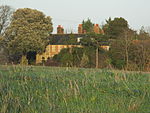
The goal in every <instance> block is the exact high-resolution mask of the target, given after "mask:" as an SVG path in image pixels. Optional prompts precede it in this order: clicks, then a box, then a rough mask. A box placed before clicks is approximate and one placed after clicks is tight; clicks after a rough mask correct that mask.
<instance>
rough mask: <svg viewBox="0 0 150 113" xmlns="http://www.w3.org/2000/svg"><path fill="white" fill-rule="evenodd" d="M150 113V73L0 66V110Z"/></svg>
mask: <svg viewBox="0 0 150 113" xmlns="http://www.w3.org/2000/svg"><path fill="white" fill-rule="evenodd" d="M134 112H135V113H150V75H149V74H142V73H135V72H134V73H129V72H128V73H126V72H119V71H112V70H100V69H78V68H51V67H23V66H0V113H134Z"/></svg>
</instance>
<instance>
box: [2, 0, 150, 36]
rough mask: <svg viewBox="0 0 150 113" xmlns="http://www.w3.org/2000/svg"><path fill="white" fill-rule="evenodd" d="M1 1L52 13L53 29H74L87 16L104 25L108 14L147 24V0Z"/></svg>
mask: <svg viewBox="0 0 150 113" xmlns="http://www.w3.org/2000/svg"><path fill="white" fill-rule="evenodd" d="M0 5H10V6H11V7H13V8H14V9H18V8H32V9H37V10H39V11H42V12H43V13H44V14H45V15H46V16H51V18H52V22H53V27H54V31H53V33H56V27H57V26H58V25H62V26H63V27H64V29H65V32H71V31H72V32H77V28H78V24H80V23H82V21H83V20H87V18H90V19H91V21H92V22H93V23H96V24H100V25H103V24H105V20H106V19H108V18H109V17H111V18H115V17H123V18H125V19H126V20H127V21H128V23H129V26H130V28H132V29H134V30H139V29H140V28H141V27H142V26H145V27H148V26H150V14H149V13H150V6H149V5H150V0H0Z"/></svg>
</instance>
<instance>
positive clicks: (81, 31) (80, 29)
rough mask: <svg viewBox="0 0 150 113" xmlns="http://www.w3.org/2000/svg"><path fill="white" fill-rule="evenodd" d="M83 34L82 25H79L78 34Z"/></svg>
mask: <svg viewBox="0 0 150 113" xmlns="http://www.w3.org/2000/svg"><path fill="white" fill-rule="evenodd" d="M82 33H83V27H82V24H79V26H78V34H82Z"/></svg>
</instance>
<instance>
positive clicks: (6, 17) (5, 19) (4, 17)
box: [0, 5, 14, 35]
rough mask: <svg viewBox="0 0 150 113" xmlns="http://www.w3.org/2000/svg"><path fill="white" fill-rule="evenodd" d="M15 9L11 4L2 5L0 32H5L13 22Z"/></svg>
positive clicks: (0, 8) (0, 10) (0, 7)
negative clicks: (12, 17)
mask: <svg viewBox="0 0 150 113" xmlns="http://www.w3.org/2000/svg"><path fill="white" fill-rule="evenodd" d="M13 11H14V10H13V9H12V8H11V7H10V6H7V5H5V6H0V34H1V35H2V33H4V31H5V30H6V28H7V27H8V25H9V24H10V22H11V16H12V13H13Z"/></svg>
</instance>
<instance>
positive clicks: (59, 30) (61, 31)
mask: <svg viewBox="0 0 150 113" xmlns="http://www.w3.org/2000/svg"><path fill="white" fill-rule="evenodd" d="M57 34H64V28H63V27H62V26H61V25H58V27H57Z"/></svg>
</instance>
